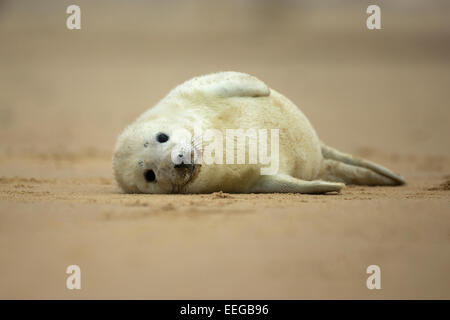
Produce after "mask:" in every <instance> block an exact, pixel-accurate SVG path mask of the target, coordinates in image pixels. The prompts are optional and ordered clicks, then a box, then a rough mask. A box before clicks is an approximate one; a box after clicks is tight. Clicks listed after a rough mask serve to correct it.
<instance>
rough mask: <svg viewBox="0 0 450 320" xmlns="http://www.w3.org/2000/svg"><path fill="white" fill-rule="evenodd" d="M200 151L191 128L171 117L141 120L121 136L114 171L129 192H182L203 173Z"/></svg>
mask: <svg viewBox="0 0 450 320" xmlns="http://www.w3.org/2000/svg"><path fill="white" fill-rule="evenodd" d="M198 154H199V150H197V148H196V144H195V141H194V139H193V138H192V135H191V132H190V131H189V130H187V129H184V128H179V127H174V125H173V124H171V123H170V122H169V121H167V122H165V121H151V122H137V123H134V124H132V125H131V126H129V127H128V128H126V129H125V131H124V132H123V133H122V134H121V135H120V136H119V138H118V140H117V144H116V147H115V151H114V156H113V168H114V175H115V178H116V181H117V183H118V184H119V186H120V187H121V188H122V189H123V191H125V192H127V193H181V192H183V190H185V188H186V186H187V185H188V184H189V183H190V182H192V181H193V180H194V179H195V178H196V176H197V175H198V173H199V170H200V165H199V164H196V160H197V157H198Z"/></svg>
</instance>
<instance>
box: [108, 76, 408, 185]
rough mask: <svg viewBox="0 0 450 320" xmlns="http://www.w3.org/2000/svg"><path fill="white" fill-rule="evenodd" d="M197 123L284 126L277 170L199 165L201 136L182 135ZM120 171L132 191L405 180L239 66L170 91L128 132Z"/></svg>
mask: <svg viewBox="0 0 450 320" xmlns="http://www.w3.org/2000/svg"><path fill="white" fill-rule="evenodd" d="M196 128H201V129H202V130H207V129H209V128H215V129H216V130H218V131H219V132H224V131H225V130H226V128H253V129H264V128H277V129H279V142H278V144H277V146H278V150H277V151H278V156H279V158H278V159H279V160H278V163H277V169H278V170H277V172H276V173H275V174H270V175H262V174H261V169H262V167H264V166H263V165H262V164H255V163H253V164H214V163H213V164H208V165H204V164H202V163H196V162H195V161H193V158H194V157H198V156H199V155H200V156H201V155H202V152H203V151H204V149H203V150H202V148H201V147H199V143H198V137H196V136H195V134H194V135H193V138H189V139H188V140H186V139H185V137H184V136H183V135H182V134H180V131H183V130H186V131H188V132H193V131H195V129H196ZM272 145H273V143H272ZM203 147H205V146H203ZM235 149H236V148H235ZM113 170H114V176H115V179H116V181H117V183H118V185H119V186H120V188H121V189H122V190H123V191H124V192H126V193H211V192H216V191H223V192H229V193H280V192H292V193H327V192H339V191H340V190H341V189H342V188H343V187H344V185H345V184H358V185H389V186H393V185H401V184H404V183H405V181H404V180H403V178H402V177H400V176H399V175H397V174H395V173H393V172H392V171H390V170H388V169H386V168H384V167H382V166H380V165H378V164H375V163H372V162H369V161H366V160H363V159H358V158H355V157H353V156H351V155H348V154H345V153H342V152H340V151H337V150H335V149H333V148H331V147H329V146H327V145H325V144H324V143H322V142H321V141H320V140H319V138H318V136H317V134H316V132H315V130H314V129H313V127H312V125H311V124H310V122H309V121H308V119H307V118H306V117H305V115H304V114H303V113H302V112H301V111H300V109H299V108H298V107H297V106H296V105H295V104H294V103H292V102H291V101H290V100H289V99H287V98H286V97H285V96H283V95H282V94H280V93H278V92H277V91H275V90H273V89H270V88H269V87H268V86H267V85H266V84H265V83H264V82H262V81H261V80H259V79H257V78H255V77H253V76H250V75H248V74H244V73H239V72H219V73H214V74H208V75H204V76H200V77H196V78H193V79H191V80H188V81H186V82H184V83H183V84H181V85H179V86H177V87H176V88H175V89H173V90H172V91H170V92H169V94H168V95H167V96H166V97H164V98H163V99H162V100H161V101H159V102H158V103H157V104H156V105H155V106H154V107H152V108H150V109H149V110H147V111H146V112H144V113H143V114H142V115H141V116H140V117H138V118H137V119H136V121H135V122H133V123H132V124H131V125H129V126H128V127H127V128H126V129H125V130H124V131H123V133H122V134H120V136H119V137H118V139H117V143H116V146H115V150H114V156H113Z"/></svg>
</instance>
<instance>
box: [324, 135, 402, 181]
mask: <svg viewBox="0 0 450 320" xmlns="http://www.w3.org/2000/svg"><path fill="white" fill-rule="evenodd" d="M321 147H322V155H323V157H324V164H323V171H322V174H321V176H320V178H321V179H324V180H328V181H338V182H344V183H345V184H359V185H369V186H370V185H372V186H374V185H379V186H383V185H388V186H396V185H402V184H405V180H404V179H403V177H401V176H399V175H397V174H395V173H394V172H392V171H391V170H389V169H387V168H385V167H382V166H380V165H378V164H376V163H373V162H370V161H367V160H363V159H358V158H355V157H353V156H351V155H349V154H345V153H342V152H340V151H338V150H336V149H333V148H331V147H329V146H327V145H325V144H323V143H322V145H321Z"/></svg>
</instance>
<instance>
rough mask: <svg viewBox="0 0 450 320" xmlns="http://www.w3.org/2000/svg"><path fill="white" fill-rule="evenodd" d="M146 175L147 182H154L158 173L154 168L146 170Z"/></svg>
mask: <svg viewBox="0 0 450 320" xmlns="http://www.w3.org/2000/svg"><path fill="white" fill-rule="evenodd" d="M144 177H145V180H146V181H147V182H154V181H155V180H156V175H155V172H154V171H153V170H146V171H145V172H144Z"/></svg>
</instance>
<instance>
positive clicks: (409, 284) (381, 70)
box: [0, 1, 450, 299]
mask: <svg viewBox="0 0 450 320" xmlns="http://www.w3.org/2000/svg"><path fill="white" fill-rule="evenodd" d="M43 3H45V4H46V5H44V6H43V7H39V6H35V7H32V8H31V9H30V7H25V6H24V5H23V3H22V2H20V1H14V3H13V2H1V4H2V6H0V10H1V13H0V17H1V19H0V43H2V45H1V46H0V88H1V90H0V259H1V260H0V261H1V263H0V298H3V299H4V298H12V299H18V298H31V299H48V298H63V299H79V298H96V299H97V298H137V299H143V298H147V299H197V298H202V299H216V298H217V299H230V298H234V299H241V298H242V299H244V298H247V299H250V298H251V299H303V298H325V299H329V298H339V299H341V298H344V299H347V298H369V299H380V298H388V299H390V298H395V299H398V298H407V299H408V298H427V299H428V298H447V299H448V298H450V275H449V270H450V247H449V245H450V210H449V208H450V206H449V204H450V196H449V184H450V148H449V146H450V145H449V137H450V129H449V125H448V123H449V120H450V108H449V101H450V91H449V90H448V88H449V83H450V41H449V40H450V36H449V33H448V30H450V29H449V22H448V13H449V10H448V6H446V5H443V7H437V8H434V9H433V10H431V9H432V8H431V9H429V10H428V9H427V10H425V9H423V8H422V9H421V8H419V9H414V10H413V9H411V10H410V11H408V14H404V13H405V12H404V11H402V10H403V9H399V8H393V7H387V9H386V10H384V11H383V17H384V20H383V30H380V31H376V32H372V31H368V30H366V29H365V25H364V19H365V14H364V12H365V8H364V6H361V5H358V4H354V6H350V7H348V8H344V9H342V8H341V9H336V10H333V11H332V10H326V9H325V8H312V7H309V6H306V7H302V6H300V7H295V8H288V9H285V8H283V7H281V8H278V7H271V6H270V5H268V6H267V8H266V7H263V9H261V10H260V11H257V12H256V13H254V12H253V10H251V9H252V7H251V5H249V8H247V7H246V6H244V7H243V8H240V7H239V8H240V9H241V10H237V11H236V7H235V6H231V5H225V4H224V2H222V4H220V5H219V4H217V3H216V4H214V5H212V4H211V5H205V4H204V5H205V6H206V9H205V8H204V7H202V6H200V5H198V6H196V7H192V8H191V7H188V6H187V5H186V7H181V8H179V10H175V11H174V10H172V9H173V7H172V6H171V5H169V4H167V5H162V4H160V5H156V4H154V5H153V6H152V7H145V6H144V4H142V3H139V4H134V5H129V6H128V7H120V5H118V4H114V5H111V6H107V5H106V4H105V3H102V5H97V6H94V5H89V3H88V1H80V6H81V7H82V10H83V17H84V20H83V25H82V30H80V31H68V30H66V29H65V24H64V22H65V21H64V19H65V17H66V15H65V5H66V4H64V3H60V2H45V1H44V2H43ZM142 6H144V7H142ZM209 6H211V7H209ZM214 6H218V8H219V9H220V10H219V9H217V8H216V7H214ZM202 8H203V9H202ZM214 8H216V9H217V10H212V9H214ZM246 8H247V9H246ZM258 8H259V7H258ZM94 17H95V18H94ZM231 17H233V23H230V18H231ZM277 17H278V18H277ZM219 70H236V71H243V72H248V73H251V74H254V75H256V76H258V77H260V78H261V79H263V80H264V81H265V82H266V83H268V84H269V85H270V86H272V87H273V88H275V89H276V90H277V91H280V92H282V93H284V94H285V95H287V96H288V97H289V98H290V99H291V100H293V101H294V102H296V103H297V104H298V105H299V106H300V107H301V109H302V110H303V111H304V113H305V114H306V115H307V116H308V117H309V119H310V120H311V122H312V123H313V125H314V127H315V128H316V130H317V132H318V134H319V136H320V137H321V139H323V140H324V141H325V142H326V143H328V144H329V145H331V146H333V147H336V148H338V149H340V150H342V151H346V152H349V153H352V154H354V155H357V156H360V157H363V158H366V159H369V160H372V161H375V162H378V163H381V164H383V165H385V166H387V167H389V168H391V169H392V170H394V171H396V172H398V173H400V174H402V175H403V176H404V177H405V178H406V180H407V185H405V186H402V187H362V186H348V187H347V188H346V189H344V190H343V191H342V193H341V194H337V195H301V194H266V195H258V194H248V195H245V194H226V193H214V194H207V195H130V194H123V193H121V192H120V190H119V189H118V187H117V186H116V185H115V183H114V180H113V178H112V170H111V157H112V148H113V145H114V142H115V139H116V137H117V135H118V134H119V133H120V131H121V130H122V129H123V128H124V127H125V126H126V125H127V124H128V123H130V122H131V121H132V120H133V119H134V118H135V117H137V116H138V115H139V114H140V113H141V112H143V111H144V110H145V109H146V108H148V107H151V106H152V105H153V104H155V103H156V102H157V101H158V100H159V99H160V98H161V97H162V96H163V95H164V94H166V93H167V92H168V91H169V90H170V89H171V88H172V87H173V86H175V85H176V84H178V83H180V82H182V81H184V80H186V79H188V78H190V77H192V76H195V75H199V74H204V73H208V72H214V71H219ZM72 264H76V265H79V266H80V268H81V272H82V289H81V290H68V289H66V278H67V276H68V275H67V274H66V273H65V271H66V268H67V266H68V265H72ZM369 265H378V266H380V268H381V285H382V288H381V290H368V289H367V287H366V279H367V277H368V276H369V275H368V274H366V268H367V267H368V266H369Z"/></svg>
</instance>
